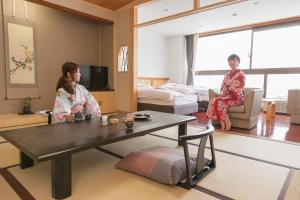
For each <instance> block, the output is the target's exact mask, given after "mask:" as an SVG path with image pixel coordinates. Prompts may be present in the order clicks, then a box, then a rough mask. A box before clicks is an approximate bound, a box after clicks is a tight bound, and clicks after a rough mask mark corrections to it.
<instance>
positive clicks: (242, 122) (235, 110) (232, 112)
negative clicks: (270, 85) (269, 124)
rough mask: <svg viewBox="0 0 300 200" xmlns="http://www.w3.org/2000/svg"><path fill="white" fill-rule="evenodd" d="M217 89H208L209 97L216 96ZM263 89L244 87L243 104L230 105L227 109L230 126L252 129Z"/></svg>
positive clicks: (255, 121) (256, 118) (259, 107)
mask: <svg viewBox="0 0 300 200" xmlns="http://www.w3.org/2000/svg"><path fill="white" fill-rule="evenodd" d="M218 93H219V92H218V90H213V89H210V90H209V99H210V100H211V99H213V98H215V97H218V96H219V94H218ZM263 95H264V90H263V89H258V88H246V89H245V102H244V105H240V106H232V107H230V108H229V110H228V114H229V117H230V120H231V122H232V127H237V128H244V129H252V128H253V127H255V126H256V125H257V122H258V115H259V112H260V110H261V101H262V98H263Z"/></svg>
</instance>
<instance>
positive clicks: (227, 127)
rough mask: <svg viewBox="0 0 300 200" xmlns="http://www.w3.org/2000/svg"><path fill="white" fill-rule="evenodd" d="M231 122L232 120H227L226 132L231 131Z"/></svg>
mask: <svg viewBox="0 0 300 200" xmlns="http://www.w3.org/2000/svg"><path fill="white" fill-rule="evenodd" d="M231 125H232V124H231V121H230V119H228V120H226V123H225V126H226V129H225V130H226V131H229V130H230V129H231Z"/></svg>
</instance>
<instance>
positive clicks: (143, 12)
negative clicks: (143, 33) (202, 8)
mask: <svg viewBox="0 0 300 200" xmlns="http://www.w3.org/2000/svg"><path fill="white" fill-rule="evenodd" d="M193 7H194V0H153V1H150V2H148V3H146V4H142V5H141V6H139V7H138V23H143V22H147V21H151V20H154V19H157V18H162V17H166V16H170V15H173V14H176V13H180V12H184V11H188V10H191V9H193Z"/></svg>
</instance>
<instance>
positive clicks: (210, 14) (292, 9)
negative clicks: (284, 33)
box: [139, 0, 300, 36]
mask: <svg viewBox="0 0 300 200" xmlns="http://www.w3.org/2000/svg"><path fill="white" fill-rule="evenodd" d="M211 1H215V0H211ZM255 2H258V4H255ZM172 6H173V7H174V4H173V5H172ZM164 9H169V8H167V7H166V8H164ZM170 9H171V7H170ZM170 9H169V10H170ZM234 13H236V14H237V16H233V14H234ZM291 16H300V0H249V1H246V2H243V3H238V4H234V5H230V6H225V7H221V8H218V9H213V10H210V11H206V12H202V13H197V14H194V15H189V16H186V17H182V18H177V19H174V20H171V21H166V22H162V23H159V24H154V25H151V26H145V27H142V28H139V33H140V32H143V31H155V32H158V33H161V34H163V35H165V36H175V35H188V34H193V33H199V32H207V31H212V30H218V29H223V28H228V27H233V26H240V25H245V24H250V23H257V22H263V21H269V20H273V19H279V18H284V17H291Z"/></svg>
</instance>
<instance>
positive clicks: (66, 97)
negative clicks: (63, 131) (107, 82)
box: [53, 62, 101, 122]
mask: <svg viewBox="0 0 300 200" xmlns="http://www.w3.org/2000/svg"><path fill="white" fill-rule="evenodd" d="M80 76H81V74H80V71H79V65H77V64H75V63H71V62H66V63H65V64H63V66H62V77H61V78H60V79H59V81H58V83H57V86H56V99H55V105H54V108H53V116H54V121H58V122H65V121H67V122H72V121H73V120H74V114H76V113H78V112H80V113H82V114H88V115H90V116H91V117H92V118H93V117H100V116H101V112H100V108H99V105H98V104H97V101H96V100H95V98H94V97H93V96H92V95H91V94H90V92H89V91H87V89H86V88H85V87H84V86H82V85H79V84H78V82H79V80H80Z"/></svg>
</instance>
